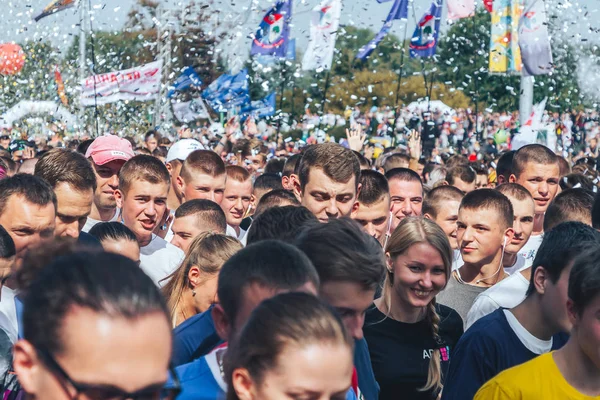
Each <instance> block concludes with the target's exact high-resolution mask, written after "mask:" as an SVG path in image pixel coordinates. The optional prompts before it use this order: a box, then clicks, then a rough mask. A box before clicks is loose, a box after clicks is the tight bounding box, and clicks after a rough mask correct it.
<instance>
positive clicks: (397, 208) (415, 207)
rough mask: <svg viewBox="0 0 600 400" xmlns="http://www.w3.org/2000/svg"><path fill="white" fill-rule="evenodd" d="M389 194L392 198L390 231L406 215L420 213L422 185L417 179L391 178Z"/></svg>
mask: <svg viewBox="0 0 600 400" xmlns="http://www.w3.org/2000/svg"><path fill="white" fill-rule="evenodd" d="M389 185H390V196H391V198H392V232H393V231H394V230H395V229H396V227H397V226H398V224H399V223H400V221H402V220H403V219H404V218H406V217H414V216H418V215H421V208H422V207H423V186H422V185H421V183H420V182H417V181H403V180H400V179H391V180H390V181H389Z"/></svg>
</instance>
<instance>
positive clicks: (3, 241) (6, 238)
mask: <svg viewBox="0 0 600 400" xmlns="http://www.w3.org/2000/svg"><path fill="white" fill-rule="evenodd" d="M15 254H17V250H16V249H15V242H14V240H13V239H12V237H11V236H10V235H9V234H8V232H7V231H6V229H4V227H3V226H2V225H0V258H11V257H12V256H14V255H15Z"/></svg>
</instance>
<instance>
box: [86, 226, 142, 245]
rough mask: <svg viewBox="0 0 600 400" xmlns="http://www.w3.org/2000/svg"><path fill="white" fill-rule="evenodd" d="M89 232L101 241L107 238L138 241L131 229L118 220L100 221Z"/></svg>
mask: <svg viewBox="0 0 600 400" xmlns="http://www.w3.org/2000/svg"><path fill="white" fill-rule="evenodd" d="M88 233H89V234H90V235H92V236H93V237H95V238H96V239H98V240H99V241H100V242H103V241H105V240H114V241H118V240H128V241H130V242H135V243H137V238H136V237H135V234H134V233H133V232H132V231H131V229H129V228H128V227H126V226H125V224H122V223H120V222H116V221H112V222H99V223H97V224H96V225H94V226H93V227H92V228H91V229H90V231H89V232H88Z"/></svg>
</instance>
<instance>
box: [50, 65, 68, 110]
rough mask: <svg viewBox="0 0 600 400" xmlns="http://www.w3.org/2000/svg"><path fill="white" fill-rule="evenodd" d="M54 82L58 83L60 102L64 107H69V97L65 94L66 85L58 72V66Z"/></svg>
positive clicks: (57, 90) (55, 70) (55, 69)
mask: <svg viewBox="0 0 600 400" xmlns="http://www.w3.org/2000/svg"><path fill="white" fill-rule="evenodd" d="M54 81H55V82H56V92H57V93H58V98H59V99H60V102H61V103H62V104H63V105H64V106H68V105H69V101H68V100H67V95H66V94H65V84H64V82H63V79H62V75H61V74H60V71H59V70H58V65H57V66H56V67H55V68H54Z"/></svg>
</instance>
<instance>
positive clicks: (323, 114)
mask: <svg viewBox="0 0 600 400" xmlns="http://www.w3.org/2000/svg"><path fill="white" fill-rule="evenodd" d="M330 72H331V71H330V70H327V76H326V77H325V90H324V91H323V100H321V118H319V126H318V127H317V132H318V131H319V130H321V122H322V121H323V118H324V117H325V108H326V106H327V89H329V75H330Z"/></svg>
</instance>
